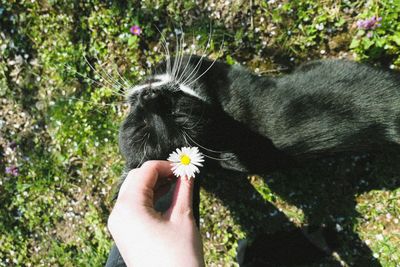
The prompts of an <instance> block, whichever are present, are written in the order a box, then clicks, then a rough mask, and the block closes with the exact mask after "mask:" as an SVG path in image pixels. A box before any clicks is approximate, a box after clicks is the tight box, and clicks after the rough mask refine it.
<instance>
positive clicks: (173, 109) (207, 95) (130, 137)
mask: <svg viewBox="0 0 400 267" xmlns="http://www.w3.org/2000/svg"><path fill="white" fill-rule="evenodd" d="M171 63H172V64H171ZM213 67H214V66H213V62H212V61H209V60H205V59H202V58H200V57H194V56H192V57H181V58H175V59H172V62H168V61H167V62H164V63H162V64H160V66H159V67H158V68H157V69H156V72H155V73H153V74H152V75H150V76H149V77H148V78H147V79H146V80H145V81H144V82H143V83H142V84H140V85H138V86H135V87H133V88H131V89H130V90H129V92H128V95H127V102H128V104H129V106H130V109H129V114H128V115H127V117H126V118H125V120H124V122H123V123H122V125H121V128H120V134H119V145H120V149H121V152H122V154H123V156H124V157H125V159H126V163H127V168H129V169H132V168H136V167H138V166H139V165H141V164H142V163H143V162H144V161H146V160H150V159H166V158H167V157H168V155H169V153H171V152H172V151H173V150H175V149H176V148H180V147H182V146H204V147H209V146H210V145H211V144H213V143H215V142H214V141H212V140H211V139H212V138H213V133H212V131H213V128H214V129H215V124H216V120H218V114H217V113H219V112H220V111H218V110H219V109H218V107H217V106H216V105H215V104H214V103H213V100H212V93H211V92H209V91H210V88H209V86H208V85H207V82H206V80H207V79H209V78H210V77H209V76H208V77H207V75H209V74H208V73H207V72H209V71H210V70H211V69H212V68H213ZM206 73H207V74H206ZM209 148H212V147H209Z"/></svg>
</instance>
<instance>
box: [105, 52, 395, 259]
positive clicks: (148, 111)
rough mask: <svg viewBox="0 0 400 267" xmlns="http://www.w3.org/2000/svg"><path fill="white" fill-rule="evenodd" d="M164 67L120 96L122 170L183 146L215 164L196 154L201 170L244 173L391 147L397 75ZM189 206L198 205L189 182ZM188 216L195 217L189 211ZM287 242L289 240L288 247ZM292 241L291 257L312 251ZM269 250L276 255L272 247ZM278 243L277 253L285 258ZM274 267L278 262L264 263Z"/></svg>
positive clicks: (330, 66)
mask: <svg viewBox="0 0 400 267" xmlns="http://www.w3.org/2000/svg"><path fill="white" fill-rule="evenodd" d="M175 62H176V64H175ZM172 63H173V64H170V65H175V66H176V69H175V70H176V71H174V68H172V70H171V68H168V65H169V64H167V63H163V64H161V65H160V67H159V68H158V69H157V71H156V72H155V73H154V75H151V76H150V77H149V79H148V80H147V81H145V82H144V83H143V84H144V85H141V86H139V87H135V88H133V89H132V90H131V91H130V92H129V95H128V98H127V100H128V103H129V104H130V111H129V114H128V116H127V117H126V119H125V120H124V122H123V123H122V125H121V128H120V136H119V144H120V148H121V152H122V154H123V155H124V157H125V159H126V170H127V171H129V170H130V169H133V168H136V167H138V166H140V165H141V164H142V163H143V162H144V161H146V160H150V159H166V158H167V157H168V155H169V153H171V152H172V151H173V150H175V149H176V148H179V147H182V146H187V145H190V146H198V147H199V148H200V150H202V152H203V153H204V154H205V155H207V156H212V157H214V158H217V159H218V160H214V159H209V158H206V159H207V161H208V162H206V163H205V167H206V168H207V169H209V170H210V169H211V170H212V169H213V168H221V167H223V168H226V169H231V170H235V171H240V172H253V173H263V172H267V171H273V170H275V169H279V168H287V167H291V166H294V165H298V163H301V162H302V161H304V160H308V159H310V158H315V157H319V156H325V155H328V154H332V153H336V152H350V151H354V152H360V151H371V150H383V149H384V148H388V147H391V148H395V149H398V146H399V143H400V75H399V74H398V73H390V72H388V71H384V70H380V69H377V68H374V67H370V66H367V65H363V64H359V63H355V62H350V61H342V60H321V61H314V62H310V63H307V64H304V65H301V66H300V67H299V68H297V69H296V70H295V71H293V72H292V73H291V74H286V75H282V76H279V77H267V76H258V75H256V74H254V73H252V72H250V71H249V70H247V69H245V68H243V67H240V66H229V65H227V64H225V63H222V62H215V63H213V62H212V61H210V60H207V59H202V58H200V57H195V56H192V57H183V58H178V59H173V62H172ZM167 70H168V72H169V75H170V76H173V79H172V80H171V81H169V82H163V83H162V85H160V81H159V80H158V79H159V76H157V75H160V74H165V73H166V72H167ZM182 82H183V83H184V85H186V89H185V90H182V88H181V86H182ZM146 84H147V85H146ZM188 90H189V92H190V93H188ZM202 173H203V175H204V170H202ZM196 181H197V179H196ZM193 201H194V206H197V207H198V203H199V191H198V183H195V193H194V200H193ZM194 213H195V217H196V218H197V219H198V210H197V209H195V210H194ZM293 238H294V236H293V235H292V234H290V235H289V243H290V244H294V242H293V241H294V240H293ZM268 239H269V238H268ZM303 239H305V238H304V237H303ZM262 242H264V241H262ZM301 242H303V243H304V244H303V243H300V244H299V246H300V247H299V248H298V249H299V250H298V252H299V253H300V254H299V255H304V258H305V259H306V258H309V257H310V255H317V254H318V253H320V251H319V252H318V251H316V252H317V254H315V253H314V254H313V253H311V254H310V253H308V254H307V253H306V252H305V250H304V249H303V248H304V247H307V244H306V243H307V241H304V240H303V241H301ZM269 245H270V247H273V248H274V249H276V243H275V242H272V243H269ZM308 245H310V244H308ZM282 246H283V249H284V251H285V253H284V254H283V255H291V256H293V251H292V250H291V251H290V252H288V250H287V249H288V247H287V245H286V243H284V245H282ZM262 247H263V248H265V246H264V245H262ZM294 249H296V248H294ZM256 251H258V250H256ZM269 252H270V253H275V252H271V251H269ZM115 253H116V254H115V255H119V254H118V252H117V251H116V252H115ZM249 253H250V254H249V255H252V254H251V251H250V252H249ZM288 253H289V254H288ZM261 254H265V253H264V252H262V253H261ZM320 254H321V253H320ZM268 255H269V254H268ZM279 255H280V254H279ZM323 255H325V254H323ZM318 257H319V256H318ZM111 258H112V257H111ZM286 258H288V257H287V256H283V259H286ZM289 258H290V257H289ZM119 259H121V261H122V258H120V256H119ZM268 260H269V261H271V260H272V259H270V258H268ZM283 262H285V261H283ZM278 263H279V264H280V263H282V259H278V260H277V262H275V264H274V266H280V265H279V264H278ZM286 263H287V262H286ZM286 263H285V264H283V265H288V264H286ZM371 266H372V265H371ZM374 266H375V265H374ZM376 266H379V265H376Z"/></svg>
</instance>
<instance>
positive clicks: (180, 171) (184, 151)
mask: <svg viewBox="0 0 400 267" xmlns="http://www.w3.org/2000/svg"><path fill="white" fill-rule="evenodd" d="M168 161H171V165H172V172H173V173H174V174H175V176H177V177H185V176H186V177H187V178H188V179H191V178H194V176H195V174H196V173H199V172H200V170H199V168H198V166H199V167H202V166H203V164H201V162H203V161H204V159H203V155H202V154H201V153H200V151H199V149H198V148H197V147H182V148H181V149H179V148H178V149H176V151H174V152H172V153H171V154H169V157H168Z"/></svg>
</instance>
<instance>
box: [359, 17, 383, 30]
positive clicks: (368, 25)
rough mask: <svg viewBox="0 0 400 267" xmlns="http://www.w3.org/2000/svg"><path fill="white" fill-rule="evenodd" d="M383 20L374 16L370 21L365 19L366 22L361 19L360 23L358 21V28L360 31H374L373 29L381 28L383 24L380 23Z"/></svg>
mask: <svg viewBox="0 0 400 267" xmlns="http://www.w3.org/2000/svg"><path fill="white" fill-rule="evenodd" d="M381 20H382V17H378V18H377V17H375V16H373V17H372V18H370V19H365V20H362V19H360V20H359V21H357V27H358V29H360V30H373V29H375V28H377V27H380V26H381V24H380V23H378V22H380V21H381Z"/></svg>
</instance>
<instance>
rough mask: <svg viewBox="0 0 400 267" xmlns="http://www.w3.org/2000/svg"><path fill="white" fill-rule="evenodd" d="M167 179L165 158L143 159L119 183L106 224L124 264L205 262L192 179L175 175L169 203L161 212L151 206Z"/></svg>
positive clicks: (192, 264)
mask: <svg viewBox="0 0 400 267" xmlns="http://www.w3.org/2000/svg"><path fill="white" fill-rule="evenodd" d="M172 179H174V178H173V174H172V172H171V165H170V163H169V162H168V161H148V162H145V163H144V164H143V165H142V167H140V168H139V169H134V170H131V171H130V172H129V174H128V176H127V177H126V179H125V181H124V183H123V184H122V186H121V189H120V192H119V194H118V199H117V201H116V203H115V206H114V209H113V210H112V212H111V214H110V217H109V218H108V228H109V230H110V232H111V235H112V237H113V239H114V241H115V243H116V245H117V247H118V249H119V251H120V253H121V256H122V258H123V259H124V261H125V263H126V265H127V266H157V267H158V266H174V267H179V266H204V259H203V249H202V243H201V238H200V233H199V231H198V229H197V227H196V224H195V220H194V217H193V211H192V194H193V179H190V180H188V179H186V178H178V179H177V182H176V187H175V191H174V195H173V198H172V204H171V207H170V208H169V209H168V210H167V211H166V212H164V213H160V212H157V211H156V210H155V209H154V203H155V202H156V200H157V199H158V198H159V197H160V191H164V193H165V191H168V190H165V185H166V184H170V183H168V181H171V180H172ZM163 189H164V190H163ZM161 194H162V192H161Z"/></svg>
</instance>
